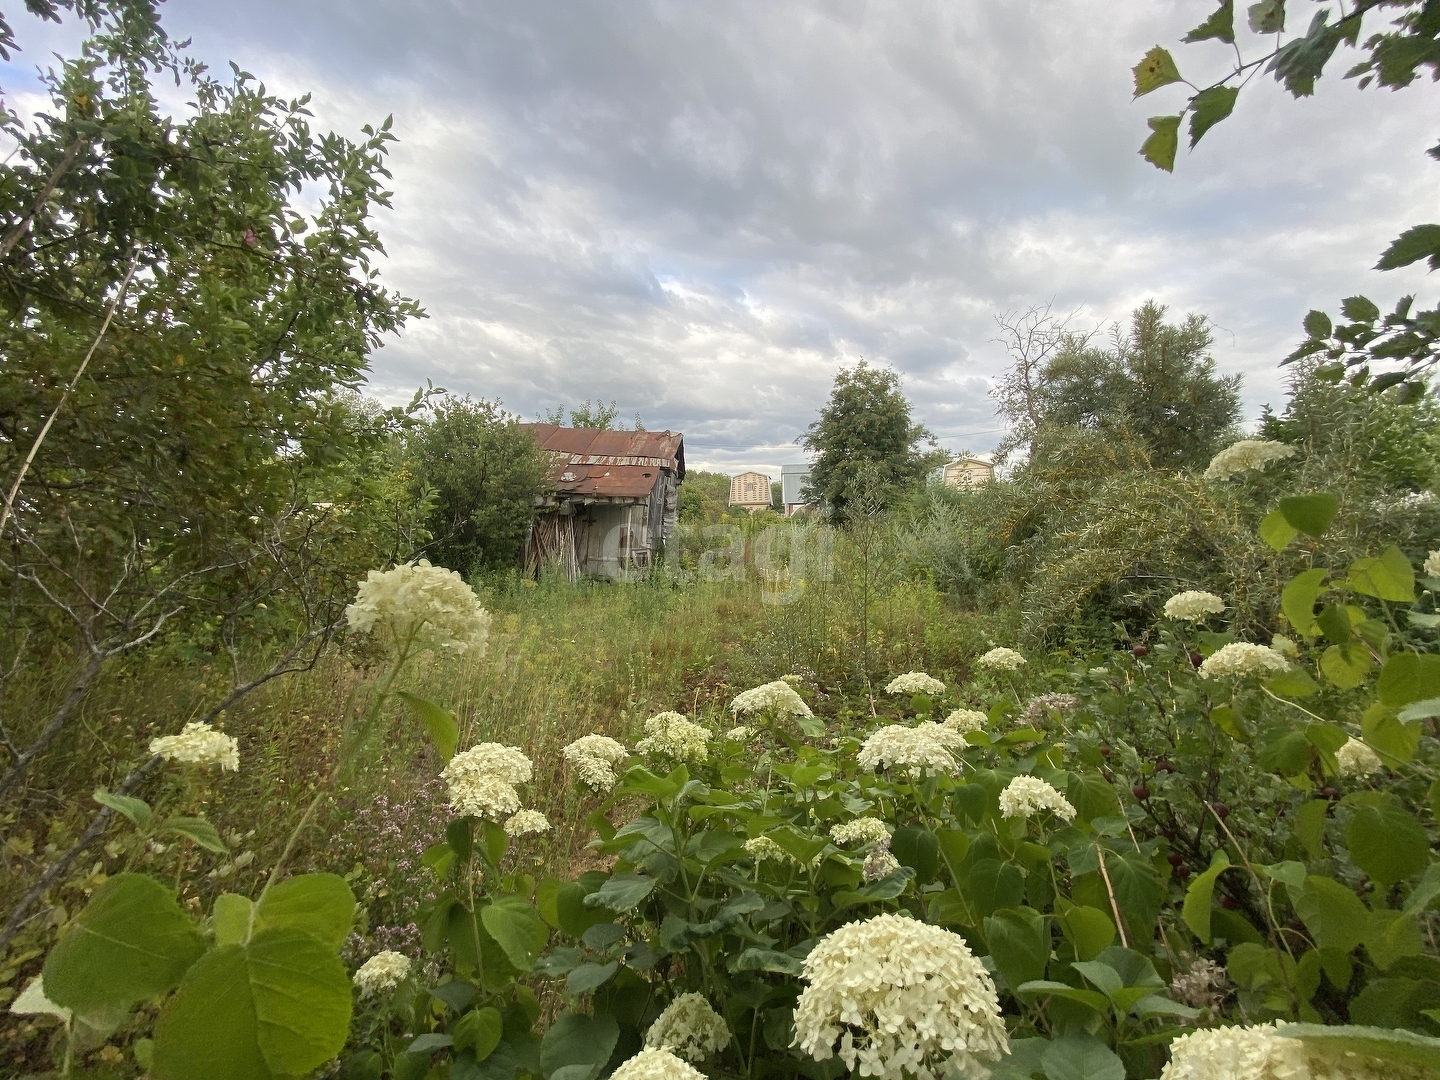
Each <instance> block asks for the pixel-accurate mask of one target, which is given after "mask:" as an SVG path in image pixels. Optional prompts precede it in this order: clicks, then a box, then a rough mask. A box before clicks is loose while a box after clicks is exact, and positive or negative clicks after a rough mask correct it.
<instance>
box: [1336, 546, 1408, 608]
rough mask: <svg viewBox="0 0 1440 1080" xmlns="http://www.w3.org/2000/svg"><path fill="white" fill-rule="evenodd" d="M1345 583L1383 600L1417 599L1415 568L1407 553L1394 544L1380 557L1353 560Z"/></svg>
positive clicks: (1404, 600) (1360, 591) (1401, 600)
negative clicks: (1406, 555)
mask: <svg viewBox="0 0 1440 1080" xmlns="http://www.w3.org/2000/svg"><path fill="white" fill-rule="evenodd" d="M1345 584H1347V585H1348V586H1350V588H1352V589H1354V590H1355V591H1356V592H1358V593H1364V594H1365V595H1366V596H1375V597H1379V598H1380V599H1381V600H1393V601H1396V602H1404V603H1410V602H1411V601H1413V600H1414V599H1415V570H1414V568H1413V567H1411V565H1410V560H1409V559H1407V558H1406V557H1405V553H1404V552H1402V551H1401V550H1400V549H1399V548H1398V547H1396V546H1395V545H1393V544H1392V545H1390V546H1389V547H1387V548H1386V549H1385V550H1384V551H1382V552H1381V553H1380V555H1379V557H1378V558H1364V559H1356V560H1355V561H1354V562H1353V563H1351V564H1350V574H1349V576H1348V577H1347V578H1346V581H1345Z"/></svg>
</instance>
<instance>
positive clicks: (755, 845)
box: [745, 836, 795, 862]
mask: <svg viewBox="0 0 1440 1080" xmlns="http://www.w3.org/2000/svg"><path fill="white" fill-rule="evenodd" d="M745 851H746V853H747V854H748V855H749V856H750V857H751V858H752V859H754V860H755V861H756V862H763V861H764V860H765V859H770V860H771V861H773V862H787V861H788V862H794V861H795V860H794V858H792V857H791V855H790V853H789V852H788V851H786V850H785V849H784V848H782V847H781V846H780V845H779V844H777V843H776V842H775V841H774V840H771V839H770V837H768V836H756V837H754V838H753V839H750V840H746V841H745Z"/></svg>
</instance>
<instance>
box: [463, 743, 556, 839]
mask: <svg viewBox="0 0 1440 1080" xmlns="http://www.w3.org/2000/svg"><path fill="white" fill-rule="evenodd" d="M532 771H533V767H532V766H531V764H530V759H529V758H527V757H526V756H525V755H524V754H522V753H521V752H520V751H519V749H517V748H516V747H513V746H502V745H501V744H500V743H477V744H476V745H475V746H472V747H471V748H470V749H469V750H465V751H462V752H461V753H458V754H456V755H455V756H454V757H452V758H451V759H450V761H449V762H448V763H447V764H446V766H445V768H443V769H442V770H440V779H442V780H444V781H445V783H446V784H448V785H449V787H450V806H451V808H452V809H453V810H454V811H455V812H456V813H457V814H461V815H466V816H471V817H479V818H486V819H488V820H490V821H499V820H500V819H501V818H504V817H507V816H508V815H510V814H513V813H515V811H517V810H519V809H520V793H519V792H517V791H516V790H515V785H516V784H524V783H527V782H528V781H529V779H530V775H531V772H532Z"/></svg>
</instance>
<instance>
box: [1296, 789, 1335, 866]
mask: <svg viewBox="0 0 1440 1080" xmlns="http://www.w3.org/2000/svg"><path fill="white" fill-rule="evenodd" d="M1329 809H1330V804H1329V802H1327V801H1326V800H1325V799H1312V800H1311V801H1309V802H1307V803H1303V804H1301V806H1300V808H1299V809H1298V810H1296V811H1295V813H1294V815H1293V816H1292V817H1291V825H1290V830H1291V832H1293V833H1294V834H1295V836H1296V837H1297V838H1299V840H1300V843H1302V844H1304V845H1305V851H1306V853H1307V854H1308V855H1309V856H1310V858H1312V859H1318V858H1320V857H1321V856H1322V855H1324V854H1325V817H1326V815H1327V813H1328V812H1329Z"/></svg>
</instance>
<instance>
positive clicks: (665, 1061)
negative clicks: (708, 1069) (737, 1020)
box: [610, 1046, 705, 1080]
mask: <svg viewBox="0 0 1440 1080" xmlns="http://www.w3.org/2000/svg"><path fill="white" fill-rule="evenodd" d="M610 1080H705V1074H704V1073H702V1072H701V1071H700V1070H699V1069H697V1068H695V1066H694V1065H691V1064H690V1063H689V1062H687V1061H681V1060H680V1059H679V1058H678V1057H676V1056H675V1055H674V1054H672V1053H670V1051H669V1050H662V1049H660V1047H658V1046H647V1047H645V1048H644V1049H643V1050H641V1051H640V1052H639V1053H638V1054H636V1055H635V1056H634V1057H632V1058H630V1059H629V1060H627V1061H626V1062H625V1064H623V1065H621V1066H620V1067H619V1068H618V1069H616V1070H615V1071H614V1072H613V1073H611V1074H610Z"/></svg>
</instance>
